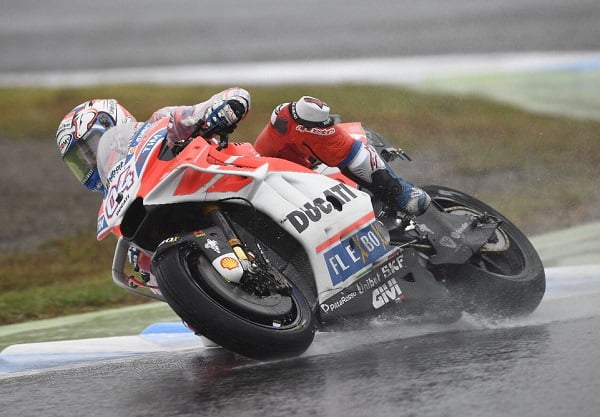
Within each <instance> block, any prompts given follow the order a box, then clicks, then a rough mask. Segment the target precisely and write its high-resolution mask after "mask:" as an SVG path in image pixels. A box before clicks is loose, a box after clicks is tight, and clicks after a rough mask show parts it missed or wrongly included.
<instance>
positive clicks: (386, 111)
mask: <svg viewBox="0 0 600 417" xmlns="http://www.w3.org/2000/svg"><path fill="white" fill-rule="evenodd" d="M250 90H251V93H252V97H253V103H252V110H251V113H250V115H249V116H248V118H247V119H246V120H245V121H244V122H243V123H241V124H240V126H239V128H238V130H236V133H235V135H234V138H236V139H237V140H242V139H243V140H251V139H252V138H254V137H255V136H256V135H257V133H258V132H259V131H260V130H261V129H262V127H263V126H264V124H265V123H266V121H267V120H268V117H269V116H270V113H271V111H272V109H273V107H274V106H275V105H276V104H279V103H281V102H284V101H290V100H293V99H295V98H297V97H299V96H301V95H303V94H310V95H315V96H317V97H320V98H323V99H324V100H325V101H327V102H328V103H329V104H330V105H331V107H332V109H333V111H334V112H336V113H339V114H341V115H342V116H343V118H344V120H346V121H351V120H360V121H362V122H363V123H364V124H365V125H367V126H369V127H371V128H373V129H374V130H376V131H378V132H379V133H381V134H383V135H384V136H386V137H387V138H389V139H390V140H391V141H392V142H394V143H395V144H397V145H398V146H401V147H402V148H403V149H405V150H406V151H408V153H409V154H410V155H411V156H412V157H413V160H414V162H412V163H411V164H409V165H407V166H406V167H404V168H403V171H402V172H403V173H405V174H403V175H404V176H406V177H407V178H409V179H411V180H413V181H416V182H418V183H437V184H442V185H447V186H451V187H455V188H459V189H461V190H464V191H466V192H469V193H471V194H473V195H475V196H477V197H478V198H480V199H482V200H484V201H486V202H488V203H489V204H491V205H492V206H494V207H496V208H497V209H499V210H500V211H501V212H503V213H504V214H506V215H507V216H508V217H509V218H511V219H512V220H513V221H514V222H515V223H517V225H519V226H520V227H521V228H523V230H524V231H525V232H527V233H529V234H533V233H540V232H545V231H551V230H557V229H559V228H561V227H566V226H572V225H577V224H581V223H584V222H586V221H594V220H598V219H599V218H600V216H599V215H598V213H597V210H596V207H598V205H600V196H599V194H600V193H598V179H599V178H600V168H599V167H600V141H599V140H598V138H599V136H600V123H599V122H594V121H586V120H574V119H568V118H563V117H554V116H542V115H536V114H532V113H528V112H526V111H522V110H518V109H515V108H512V107H510V106H507V105H499V104H495V103H492V102H488V101H485V100H483V99H477V98H469V97H464V96H462V97H454V96H444V95H436V94H429V93H416V92H411V91H409V90H405V89H401V88H392V87H362V86H354V85H346V86H331V87H325V86H312V87H311V86H302V87H260V88H250ZM217 91H219V88H218V87H158V86H111V87H101V88H81V89H39V88H36V89H0V115H1V116H0V137H2V138H10V140H15V141H21V140H44V141H46V140H49V141H54V133H55V130H56V127H57V125H58V122H59V121H60V120H61V119H62V117H63V115H64V114H65V113H66V112H68V111H69V110H70V109H72V108H73V107H74V106H76V105H77V104H79V103H80V102H82V101H84V100H86V99H89V98H92V97H115V98H117V99H118V100H119V101H120V102H121V103H122V104H124V105H125V106H126V107H127V108H128V109H129V110H130V111H131V112H132V113H133V114H135V115H136V116H137V117H138V118H139V119H140V120H144V119H145V118H147V117H149V116H150V115H151V114H152V112H153V111H154V110H155V109H157V108H160V107H162V106H167V105H175V104H193V103H196V102H198V101H200V100H203V99H205V98H207V97H209V96H210V95H212V94H214V93H215V92H217ZM113 246H114V240H113V239H107V240H105V241H103V242H101V243H98V242H96V240H95V237H94V231H93V230H85V231H82V233H81V234H79V235H77V236H76V237H74V238H70V239H66V240H58V241H54V242H49V243H47V244H46V245H44V246H43V247H41V248H40V249H38V250H35V251H34V252H25V253H17V254H12V255H9V254H0V265H1V269H0V324H8V323H16V322H21V321H26V320H31V319H37V318H47V317H53V316H59V315H63V314H68V313H74V312H82V311H90V310H94V309H100V308H107V307H114V306H119V305H125V304H133V303H140V302H145V301H146V300H145V299H144V298H142V297H138V296H134V295H132V294H129V293H128V292H126V291H123V290H122V289H120V288H118V287H117V286H115V285H113V284H112V282H111V278H110V265H111V260H112V250H113Z"/></svg>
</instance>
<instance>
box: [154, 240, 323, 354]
mask: <svg viewBox="0 0 600 417" xmlns="http://www.w3.org/2000/svg"><path fill="white" fill-rule="evenodd" d="M152 271H153V273H154V274H155V275H156V279H157V282H158V285H159V287H160V290H161V292H162V294H163V296H164V298H165V299H166V301H167V303H168V304H169V305H170V306H171V308H172V309H173V311H175V313H177V315H179V317H181V319H182V320H183V321H184V322H185V323H186V324H187V325H188V326H190V327H191V328H193V329H194V330H196V332H197V333H199V334H201V335H203V336H205V337H207V338H208V339H210V340H212V341H213V342H215V343H217V344H219V345H221V346H223V347H224V348H226V349H228V350H230V351H233V352H235V353H239V354H241V355H244V356H247V357H250V358H254V359H275V358H282V357H292V356H297V355H300V354H301V353H303V352H304V351H305V350H306V349H307V348H308V347H309V346H310V344H311V343H312V341H313V338H314V332H315V322H314V320H315V318H314V317H315V314H314V312H313V311H312V310H311V308H310V306H309V303H308V302H307V300H306V298H305V296H304V295H303V294H302V292H301V291H299V290H298V289H297V288H296V287H295V286H293V285H292V287H291V290H289V293H288V294H273V296H272V297H258V296H254V295H252V294H250V293H248V292H245V293H244V294H243V295H244V300H243V302H242V301H241V300H240V301H239V302H237V301H236V298H237V295H240V294H241V291H243V290H242V289H241V288H240V286H239V285H238V284H233V283H229V282H226V281H225V280H224V279H223V278H222V277H221V276H220V275H219V274H218V273H217V271H216V270H215V269H214V268H213V267H212V265H211V264H210V262H209V261H208V259H206V257H205V256H204V254H203V253H202V251H201V250H200V248H198V247H196V246H195V245H193V244H191V243H190V242H182V243H181V244H178V245H174V246H171V247H168V248H166V249H164V250H162V251H157V255H156V256H155V259H153V264H152ZM216 286H218V287H219V289H218V291H215V289H216V288H215V287H216ZM223 291H229V292H230V294H229V295H228V296H227V297H223V296H222V294H223ZM248 303H250V304H248ZM252 303H254V304H255V305H256V306H258V308H254V309H253V308H248V307H252V305H251V304H252ZM290 305H291V308H290ZM265 306H266V307H265ZM271 306H272V307H273V308H272V309H270V308H271ZM284 310H285V311H284ZM257 311H258V312H259V313H260V314H257ZM282 311H284V312H283V313H282Z"/></svg>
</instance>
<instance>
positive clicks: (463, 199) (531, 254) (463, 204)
mask: <svg viewBox="0 0 600 417" xmlns="http://www.w3.org/2000/svg"><path fill="white" fill-rule="evenodd" d="M423 188H424V190H425V191H427V193H429V195H430V197H431V199H432V201H433V202H435V204H437V205H438V206H440V207H441V208H443V209H444V210H445V211H447V212H453V211H454V212H457V213H460V214H465V213H469V212H471V213H473V215H474V216H475V215H482V214H485V213H487V214H489V215H492V216H494V217H496V218H498V219H499V220H501V225H500V226H499V230H498V231H497V235H496V237H497V241H499V243H498V242H496V243H491V244H489V245H484V247H483V248H482V249H481V250H480V251H479V252H478V253H476V254H475V255H474V256H473V257H472V258H471V259H470V260H469V262H468V263H467V264H465V265H457V266H450V267H446V268H447V269H446V271H444V272H445V273H444V275H445V278H446V283H447V286H448V289H449V290H450V292H451V293H452V294H453V295H454V296H455V297H457V299H458V300H460V302H462V304H463V308H464V310H465V311H467V312H469V313H474V314H484V315H491V316H493V317H500V318H506V317H514V316H520V315H526V314H529V313H531V312H532V311H534V310H535V309H536V308H537V306H538V305H539V303H540V302H541V300H542V298H543V296H544V292H545V288H546V278H545V271H544V267H543V265H542V262H541V260H540V258H539V255H538V254H537V251H536V250H535V248H534V247H533V245H532V244H531V242H530V241H529V239H527V237H526V236H525V235H524V234H523V233H522V232H521V231H520V230H519V229H518V228H517V226H515V225H514V224H513V223H512V222H511V221H510V220H508V219H507V218H506V217H504V216H503V215H502V214H500V213H499V212H498V211H496V210H495V209H493V208H492V207H490V206H488V205H487V204H485V203H483V202H481V201H479V200H478V199H476V198H474V197H472V196H470V195H468V194H465V193H463V192H461V191H457V190H453V189H451V188H447V187H441V186H427V187H423Z"/></svg>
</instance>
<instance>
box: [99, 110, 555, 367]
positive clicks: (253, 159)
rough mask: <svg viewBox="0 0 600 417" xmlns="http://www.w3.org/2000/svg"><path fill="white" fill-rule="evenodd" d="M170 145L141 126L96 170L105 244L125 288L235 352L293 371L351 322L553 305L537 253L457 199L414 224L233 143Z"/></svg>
mask: <svg viewBox="0 0 600 417" xmlns="http://www.w3.org/2000/svg"><path fill="white" fill-rule="evenodd" d="M166 129H167V122H166V121H165V122H163V123H157V124H147V125H145V126H144V127H143V128H142V129H140V131H139V132H138V133H137V134H136V135H135V136H134V137H133V139H131V140H130V141H129V142H128V143H126V144H122V145H123V146H124V147H126V149H127V151H126V152H124V153H123V157H122V158H121V159H118V158H117V159H118V160H116V161H112V162H111V163H110V164H108V163H107V162H106V161H105V162H103V161H99V166H101V167H103V169H102V170H101V174H103V175H104V177H105V183H107V184H108V186H107V193H106V195H105V198H104V201H103V203H102V205H101V207H100V210H99V213H98V229H97V233H98V239H103V238H104V237H106V236H107V235H108V234H110V233H113V234H114V235H116V236H117V237H118V243H117V245H116V249H115V255H114V259H113V267H112V275H113V280H114V281H115V283H117V284H118V285H119V286H121V287H123V288H125V289H127V290H129V291H132V292H134V293H136V294H140V295H144V296H147V297H151V298H154V299H158V300H161V301H166V302H167V303H168V304H169V305H170V307H171V308H172V309H173V311H174V312H175V313H176V314H177V315H178V316H179V317H180V318H181V319H182V320H183V321H184V322H185V323H186V325H187V326H188V327H189V328H191V329H193V330H194V331H195V332H197V333H198V334H200V335H203V336H205V337H207V338H208V339H210V340H212V341H213V342H215V343H217V344H218V345H221V346H223V347H225V348H226V349H228V350H230V351H233V352H236V353H238V354H242V355H245V356H248V357H252V358H257V359H269V358H278V357H286V356H295V355H299V354H301V353H302V352H304V351H305V350H306V349H307V348H308V347H309V346H310V345H311V343H312V341H313V338H314V334H315V331H316V330H317V329H327V328H328V326H336V324H339V323H343V322H345V321H349V320H352V319H353V318H356V317H377V316H379V315H384V314H385V315H387V314H392V315H400V316H411V315H416V316H419V315H423V316H425V315H427V316H428V317H429V318H431V319H433V320H438V321H441V322H452V321H454V320H458V319H459V318H460V316H461V314H462V312H469V313H473V314H489V315H493V316H500V317H512V316H516V315H523V314H528V313H530V312H532V311H533V310H534V309H535V308H536V307H537V306H538V304H539V303H540V301H541V299H542V297H543V295H544V291H545V275H544V268H543V266H542V263H541V261H540V259H539V256H538V255H537V253H536V251H535V249H534V248H533V246H532V245H531V243H530V242H529V240H528V239H527V238H526V237H525V235H524V234H523V233H522V232H520V231H519V229H518V228H517V227H516V226H515V225H514V224H513V223H511V222H510V221H509V220H508V219H506V218H505V217H504V216H503V215H501V214H500V213H498V212H497V211H496V210H494V209H493V208H491V207H489V206H488V205H486V204H484V203H483V202H481V201H479V200H477V199H475V198H473V197H471V196H469V195H467V194H465V193H463V192H460V191H457V190H453V189H450V188H446V187H442V186H435V185H430V186H425V187H422V188H423V189H424V190H426V191H427V192H428V193H429V195H430V196H431V198H432V204H431V205H430V207H429V208H428V209H427V210H426V212H425V213H423V214H422V215H420V216H418V217H414V216H413V217H411V216H405V215H402V214H401V213H398V212H397V211H396V209H394V208H392V207H389V206H388V205H387V204H386V203H385V202H382V201H378V200H377V199H376V198H375V197H374V196H373V195H371V194H369V193H368V192H367V191H366V190H364V189H361V187H360V186H358V185H357V184H356V183H354V182H353V181H351V180H350V179H349V178H347V177H345V176H344V175H343V174H342V173H341V172H339V170H337V169H334V168H330V167H323V166H316V167H314V169H309V168H305V167H303V166H300V165H297V164H295V163H292V162H290V161H287V160H283V159H278V158H267V157H261V156H260V155H258V154H257V153H256V151H255V150H254V148H253V146H252V145H251V144H250V143H233V142H231V143H230V142H229V141H228V137H227V135H222V136H220V140H219V141H218V143H215V142H217V140H216V139H213V140H208V139H204V138H203V137H197V138H194V139H191V140H190V141H189V143H186V146H185V147H183V148H182V149H174V148H171V147H169V146H167V145H166V141H165V140H164V138H165V135H166ZM336 129H342V130H344V131H345V132H346V133H347V134H348V135H351V136H352V137H354V138H355V139H356V140H362V141H365V142H368V143H370V144H371V145H372V146H373V147H374V148H375V149H376V150H377V151H378V152H379V154H380V155H381V156H382V158H383V159H384V160H385V161H386V162H388V163H390V162H392V161H394V160H398V159H407V158H408V157H407V155H406V154H405V153H404V152H402V151H399V150H396V149H395V148H394V147H392V146H391V145H390V144H389V143H388V141H386V140H385V139H384V138H383V137H382V136H380V135H378V134H377V133H375V132H374V131H372V130H370V129H369V128H367V127H364V126H363V125H362V124H361V123H341V122H340V123H338V124H336ZM210 133H211V132H206V134H205V136H206V137H209V136H210ZM102 163H104V164H105V165H104V166H103V165H101V164H102ZM132 251H137V253H141V254H143V255H146V256H147V257H151V266H150V267H149V268H147V269H150V271H149V273H148V272H146V273H141V274H140V273H138V272H135V271H133V272H131V271H130V269H131V267H130V266H129V264H128V262H127V260H128V259H130V256H129V255H130V254H131V253H132Z"/></svg>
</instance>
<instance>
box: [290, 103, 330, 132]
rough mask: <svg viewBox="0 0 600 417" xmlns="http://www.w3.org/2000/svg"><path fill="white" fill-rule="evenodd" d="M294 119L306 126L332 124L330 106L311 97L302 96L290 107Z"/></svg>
mask: <svg viewBox="0 0 600 417" xmlns="http://www.w3.org/2000/svg"><path fill="white" fill-rule="evenodd" d="M290 109H291V112H292V117H293V118H294V120H296V121H297V122H298V123H300V124H302V125H305V126H325V125H328V124H330V118H329V106H328V105H327V103H325V102H324V101H321V100H319V99H318V98H314V97H310V96H302V97H300V100H298V101H294V102H293V103H292V104H291V106H290Z"/></svg>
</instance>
